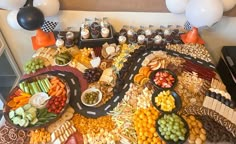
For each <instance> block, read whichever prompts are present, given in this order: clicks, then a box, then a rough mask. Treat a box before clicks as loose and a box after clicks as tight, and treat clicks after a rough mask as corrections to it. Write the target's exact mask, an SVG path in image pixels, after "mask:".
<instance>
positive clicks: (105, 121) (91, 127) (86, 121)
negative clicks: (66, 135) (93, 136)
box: [71, 114, 115, 134]
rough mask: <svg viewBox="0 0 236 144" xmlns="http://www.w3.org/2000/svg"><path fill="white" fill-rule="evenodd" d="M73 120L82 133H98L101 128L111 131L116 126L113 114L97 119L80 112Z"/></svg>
mask: <svg viewBox="0 0 236 144" xmlns="http://www.w3.org/2000/svg"><path fill="white" fill-rule="evenodd" d="M71 121H72V122H73V123H74V126H75V127H76V129H77V130H78V131H79V132H81V133H82V134H88V133H98V132H99V131H100V129H104V130H108V131H111V130H113V129H114V128H115V124H114V122H113V121H112V119H111V116H102V117H99V118H97V119H92V118H86V117H84V116H82V115H80V114H75V115H74V116H73V118H72V120H71Z"/></svg>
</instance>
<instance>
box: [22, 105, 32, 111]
mask: <svg viewBox="0 0 236 144" xmlns="http://www.w3.org/2000/svg"><path fill="white" fill-rule="evenodd" d="M31 107H32V106H31V104H26V105H24V106H23V109H24V110H25V111H27V110H29V109H30V108H31Z"/></svg>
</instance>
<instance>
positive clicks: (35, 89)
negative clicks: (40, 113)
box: [31, 82, 40, 93]
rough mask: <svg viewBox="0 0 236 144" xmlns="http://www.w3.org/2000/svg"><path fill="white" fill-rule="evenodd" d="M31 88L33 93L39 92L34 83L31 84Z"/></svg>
mask: <svg viewBox="0 0 236 144" xmlns="http://www.w3.org/2000/svg"><path fill="white" fill-rule="evenodd" d="M31 86H32V88H33V90H34V92H35V93H38V92H40V91H39V90H38V88H37V86H36V84H35V83H34V82H32V83H31Z"/></svg>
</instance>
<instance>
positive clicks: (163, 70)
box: [149, 69, 177, 89]
mask: <svg viewBox="0 0 236 144" xmlns="http://www.w3.org/2000/svg"><path fill="white" fill-rule="evenodd" d="M158 72H167V73H169V74H170V75H172V77H173V78H174V82H173V83H172V86H171V87H169V88H164V87H162V86H160V85H157V84H156V83H155V81H154V77H155V75H156V73H158ZM149 78H150V80H151V82H152V83H153V85H154V86H155V87H157V88H159V89H173V88H174V87H175V85H176V83H177V76H176V74H175V73H174V72H172V71H171V70H169V69H158V70H155V71H153V72H152V73H151V74H150V77H149Z"/></svg>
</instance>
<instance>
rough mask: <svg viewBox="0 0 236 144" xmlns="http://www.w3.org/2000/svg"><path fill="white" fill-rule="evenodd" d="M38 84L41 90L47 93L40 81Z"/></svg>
mask: <svg viewBox="0 0 236 144" xmlns="http://www.w3.org/2000/svg"><path fill="white" fill-rule="evenodd" d="M37 83H38V84H39V87H40V88H41V90H42V91H43V92H46V90H45V89H44V88H43V85H42V83H41V81H40V80H38V81H37Z"/></svg>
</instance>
